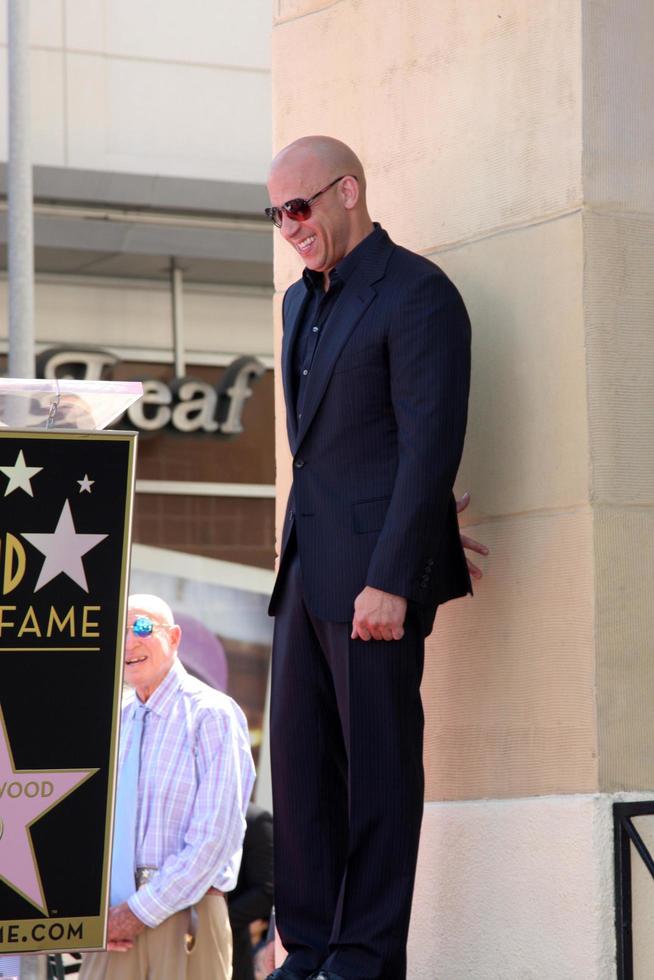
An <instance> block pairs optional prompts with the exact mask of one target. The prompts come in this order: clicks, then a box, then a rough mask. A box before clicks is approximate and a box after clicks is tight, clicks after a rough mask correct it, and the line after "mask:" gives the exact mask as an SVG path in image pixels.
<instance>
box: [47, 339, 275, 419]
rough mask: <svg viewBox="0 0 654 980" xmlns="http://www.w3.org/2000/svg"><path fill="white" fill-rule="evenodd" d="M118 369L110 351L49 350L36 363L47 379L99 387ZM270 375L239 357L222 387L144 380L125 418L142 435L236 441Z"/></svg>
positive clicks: (179, 380)
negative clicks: (165, 432)
mask: <svg viewBox="0 0 654 980" xmlns="http://www.w3.org/2000/svg"><path fill="white" fill-rule="evenodd" d="M117 363H118V360H117V358H116V357H114V355H113V354H110V353H109V352H108V351H103V350H96V349H90V348H89V349H84V348H72V349H69V348H59V347H56V348H50V349H48V350H45V351H43V352H42V353H41V354H40V355H39V357H38V358H37V371H38V374H39V377H43V378H64V377H68V378H71V377H72V378H76V379H78V380H81V381H97V380H99V379H100V378H101V377H102V376H103V375H104V374H107V373H111V371H112V369H113V368H114V367H115V365H116V364H117ZM265 371H266V368H265V366H264V365H263V364H262V363H261V361H259V360H257V358H256V357H248V356H244V357H238V358H236V360H234V361H232V363H231V364H230V365H229V366H228V367H227V368H226V370H225V372H224V374H223V376H222V378H221V379H220V381H219V382H218V384H217V385H215V386H212V385H210V384H208V382H206V381H200V380H195V379H193V378H175V379H173V380H172V381H160V380H157V379H154V378H150V379H148V378H145V379H143V378H139V379H138V380H139V381H142V382H143V397H142V398H141V399H140V400H139V401H138V402H137V403H136V404H134V405H133V406H132V407H131V408H130V409H128V411H127V413H126V419H127V420H128V423H129V425H130V426H131V427H133V428H136V429H138V430H139V431H141V432H158V431H161V430H162V429H166V428H169V429H174V430H175V431H177V432H183V433H189V432H193V433H203V432H206V433H211V434H214V435H218V436H234V435H238V434H239V432H242V431H243V423H242V417H243V408H244V405H245V403H246V401H247V399H248V398H249V397H250V396H251V395H252V388H251V387H250V385H251V383H252V381H253V380H256V379H257V378H260V377H261V376H262V375H263V374H264V373H265Z"/></svg>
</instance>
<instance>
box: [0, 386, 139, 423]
mask: <svg viewBox="0 0 654 980" xmlns="http://www.w3.org/2000/svg"><path fill="white" fill-rule="evenodd" d="M142 394H143V385H142V384H141V382H140V381H74V380H57V379H53V380H48V381H43V380H37V379H27V378H0V425H1V426H5V427H9V428H11V429H86V430H96V429H106V427H107V426H108V425H110V424H111V423H112V422H116V421H117V420H118V419H119V418H120V417H121V415H122V414H123V413H124V412H126V411H127V409H128V408H129V406H130V405H132V404H133V403H134V402H135V401H138V399H139V398H140V397H141V395H142Z"/></svg>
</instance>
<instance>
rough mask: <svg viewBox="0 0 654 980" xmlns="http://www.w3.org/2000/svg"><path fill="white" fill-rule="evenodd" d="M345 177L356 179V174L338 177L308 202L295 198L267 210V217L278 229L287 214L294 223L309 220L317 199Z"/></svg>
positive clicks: (301, 198)
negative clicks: (312, 206)
mask: <svg viewBox="0 0 654 980" xmlns="http://www.w3.org/2000/svg"><path fill="white" fill-rule="evenodd" d="M344 177H354V174H343V176H342V177H337V178H336V180H332V182H331V184H327V186H326V187H323V189H322V190H321V191H318V192H317V193H316V194H314V195H313V197H310V198H309V200H308V201H307V200H305V199H304V198H303V197H294V198H293V200H292V201H287V202H286V204H280V206H279V207H275V208H266V215H267V216H268V217H269V218H270V220H271V221H272V223H273V224H274V225H275V227H276V228H281V227H282V219H283V216H284V214H287V215H288V217H289V218H292V219H293V221H306V220H307V218H310V217H311V205H312V204H313V202H314V201H315V200H316V198H318V197H320V195H321V194H324V193H325V191H328V190H329V188H330V187H333V186H334V184H338V182H339V180H343V178H344ZM354 179H355V180H356V179H357V178H356V177H354Z"/></svg>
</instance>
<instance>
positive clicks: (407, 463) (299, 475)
mask: <svg viewBox="0 0 654 980" xmlns="http://www.w3.org/2000/svg"><path fill="white" fill-rule="evenodd" d="M306 297H307V290H306V286H305V284H304V282H303V281H302V280H299V281H298V282H296V283H294V284H293V285H292V286H291V287H290V288H289V289H288V291H287V293H286V295H285V297H284V305H283V320H284V334H283V341H282V375H283V381H284V391H285V395H286V405H287V426H288V438H289V443H290V447H291V452H292V454H293V486H292V490H291V493H290V496H289V502H288V508H287V514H286V520H285V525H284V532H283V536H282V553H281V561H280V570H279V574H278V577H277V582H276V584H275V589H274V590H273V595H272V599H271V604H270V609H271V612H272V613H274V612H275V608H276V605H277V601H278V598H279V594H280V590H281V589H282V588H283V584H284V577H285V574H284V573H285V568H286V564H287V561H288V553H289V551H290V550H291V549H289V548H288V544H289V541H290V539H291V536H292V532H293V530H294V532H295V538H296V546H297V549H298V552H299V556H300V565H301V569H302V583H303V593H304V599H305V602H306V603H307V605H308V607H309V609H310V610H311V612H312V613H313V614H314V615H315V616H317V617H318V618H320V619H324V620H329V621H333V622H349V621H351V619H352V614H353V604H354V599H355V598H356V596H357V595H358V594H359V592H360V591H361V590H362V589H363V587H364V586H366V585H370V586H374V587H375V588H377V589H383V590H384V591H385V592H391V593H394V594H395V595H401V596H405V597H406V598H407V599H408V600H409V601H410V603H411V604H412V605H414V606H415V608H416V610H417V611H418V613H419V615H420V617H421V621H422V624H423V628H424V632H425V633H428V632H429V631H430V630H431V628H432V625H433V620H434V615H435V612H436V607H437V605H438V604H439V603H442V602H445V601H447V600H448V599H453V598H456V597H458V596H461V595H465V594H466V593H468V592H471V591H472V589H471V585H470V577H469V575H468V571H467V567H466V561H465V556H464V554H463V550H462V547H461V542H460V538H459V529H458V523H457V517H456V506H455V502H454V497H453V495H452V487H453V484H454V479H455V477H456V472H457V469H458V466H459V461H460V458H461V452H462V449H463V438H464V433H465V427H466V417H467V404H468V390H469V383H470V322H469V319H468V315H467V313H466V310H465V307H464V305H463V301H462V299H461V297H460V295H459V293H458V292H457V290H456V288H455V287H454V285H453V284H452V283H451V282H450V280H449V279H448V278H447V276H446V275H445V274H444V273H443V272H442V271H441V270H440V269H439V268H438V267H437V266H435V265H434V264H433V263H432V262H430V261H429V260H428V259H425V258H423V257H422V256H419V255H416V254H415V253H413V252H409V251H407V250H406V249H404V248H401V247H399V246H397V245H395V244H394V243H393V242H392V241H391V240H390V238H389V237H388V235H387V234H386V233H385V232H382V233H381V234H379V235H376V236H375V240H374V246H373V247H372V248H369V249H366V250H364V253H363V255H362V258H361V261H360V262H359V263H358V264H357V266H356V267H355V269H354V270H353V271H352V274H351V275H350V276H349V277H348V279H347V281H346V283H345V285H344V287H343V289H342V291H341V293H340V295H339V297H338V299H337V301H336V303H335V306H334V309H333V311H332V313H331V315H330V317H329V319H328V321H327V323H326V325H325V329H324V332H323V335H322V337H321V340H320V343H319V345H318V348H317V351H316V354H315V357H314V361H313V364H312V367H311V375H310V377H309V379H308V385H307V390H306V397H305V402H304V406H303V412H302V418H301V420H299V422H298V420H297V419H296V416H295V412H294V410H293V391H292V378H291V370H292V351H293V344H294V342H295V338H296V334H297V329H298V326H299V324H300V322H301V320H302V310H303V306H304V303H305V300H306Z"/></svg>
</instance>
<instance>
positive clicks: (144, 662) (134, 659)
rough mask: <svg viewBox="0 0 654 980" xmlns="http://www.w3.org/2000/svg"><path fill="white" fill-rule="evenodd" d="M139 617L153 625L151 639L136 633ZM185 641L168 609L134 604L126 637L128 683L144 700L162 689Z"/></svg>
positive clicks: (131, 608)
mask: <svg viewBox="0 0 654 980" xmlns="http://www.w3.org/2000/svg"><path fill="white" fill-rule="evenodd" d="M139 617H145V618H146V619H148V620H150V621H151V622H152V625H153V630H152V633H151V634H150V635H149V636H139V635H138V632H137V633H135V632H134V630H133V626H134V623H135V622H136V621H137V620H138V619H139ZM180 638H181V630H180V628H179V626H175V625H174V624H173V622H172V619H171V617H170V616H168V615H167V613H166V609H165V608H164V607H163V606H162V607H159V606H158V605H157V604H156V603H151V604H149V603H145V602H141V603H139V604H135V605H133V604H132V603H131V602H130V605H129V607H128V610H127V633H126V637H125V658H124V659H125V669H124V679H125V683H126V684H129V685H130V687H134V688H136V692H137V694H138V696H139V698H140V699H141V701H147V699H148V698H149V697H150V695H151V694H152V693H153V691H155V690H156V689H157V687H159V685H160V684H161V682H162V680H163V679H164V677H165V676H166V674H167V673H168V671H169V670H170V668H171V667H172V665H173V661H174V660H175V656H176V654H177V648H178V646H179V641H180Z"/></svg>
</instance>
